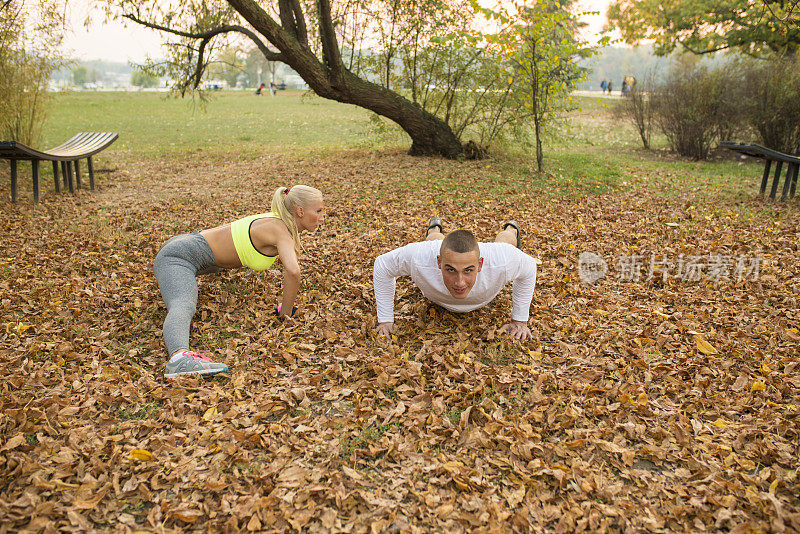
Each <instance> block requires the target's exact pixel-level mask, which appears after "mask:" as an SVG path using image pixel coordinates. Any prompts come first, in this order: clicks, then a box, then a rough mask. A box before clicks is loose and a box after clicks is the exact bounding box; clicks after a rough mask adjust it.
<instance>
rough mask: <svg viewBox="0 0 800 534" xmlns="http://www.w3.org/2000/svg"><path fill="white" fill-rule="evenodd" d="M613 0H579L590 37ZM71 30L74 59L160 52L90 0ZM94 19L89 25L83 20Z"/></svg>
mask: <svg viewBox="0 0 800 534" xmlns="http://www.w3.org/2000/svg"><path fill="white" fill-rule="evenodd" d="M610 1H611V0H577V2H576V7H578V8H579V9H583V10H585V11H599V12H600V14H599V15H596V16H586V17H583V19H582V20H584V21H585V22H587V23H588V24H589V28H588V31H587V35H586V36H584V37H585V38H586V39H587V40H589V41H593V40H594V39H593V37H592V36H595V35H597V34H598V33H599V32H600V30H601V29H602V27H603V24H604V23H605V12H606V9H607V8H608V4H609V3H610ZM69 5H70V8H71V21H72V23H71V26H72V32H71V34H70V35H68V36H67V39H66V42H65V47H66V51H67V52H68V53H71V55H72V57H74V58H75V59H82V60H91V59H103V60H107V61H122V62H126V61H132V62H134V63H141V62H143V61H144V59H145V57H147V56H148V55H150V56H151V57H160V56H161V47H160V44H161V36H160V34H159V33H158V32H156V31H153V30H148V29H146V28H141V27H138V26H136V25H135V24H130V25H128V26H127V27H125V26H123V25H122V24H121V23H119V22H109V23H106V22H104V21H103V15H102V14H101V13H99V12H97V11H92V10H91V8H90V7H89V0H72V1H71V2H70V3H69ZM87 17H88V18H90V19H91V21H92V22H91V23H90V24H89V26H88V28H87V27H85V26H84V21H85V20H86V19H87Z"/></svg>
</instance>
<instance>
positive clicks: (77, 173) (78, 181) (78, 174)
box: [75, 159, 81, 189]
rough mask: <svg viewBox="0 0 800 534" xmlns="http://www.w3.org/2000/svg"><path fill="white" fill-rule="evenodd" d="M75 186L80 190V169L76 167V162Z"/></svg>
mask: <svg viewBox="0 0 800 534" xmlns="http://www.w3.org/2000/svg"><path fill="white" fill-rule="evenodd" d="M75 185H76V186H78V189H80V188H81V167H80V165H78V160H77V159H76V160H75Z"/></svg>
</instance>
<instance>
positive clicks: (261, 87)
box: [256, 83, 266, 96]
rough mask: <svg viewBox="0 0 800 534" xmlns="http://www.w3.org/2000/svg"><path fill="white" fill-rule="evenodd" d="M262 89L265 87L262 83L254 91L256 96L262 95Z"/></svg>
mask: <svg viewBox="0 0 800 534" xmlns="http://www.w3.org/2000/svg"><path fill="white" fill-rule="evenodd" d="M264 87H266V85H264V84H263V83H262V84H261V85H259V86H258V89H256V96H261V95H262V93H263V92H264Z"/></svg>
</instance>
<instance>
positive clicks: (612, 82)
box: [608, 80, 614, 94]
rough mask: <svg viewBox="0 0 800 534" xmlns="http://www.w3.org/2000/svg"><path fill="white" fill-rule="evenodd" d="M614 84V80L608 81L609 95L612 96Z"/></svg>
mask: <svg viewBox="0 0 800 534" xmlns="http://www.w3.org/2000/svg"><path fill="white" fill-rule="evenodd" d="M613 84H614V80H608V94H611V87H612V86H613Z"/></svg>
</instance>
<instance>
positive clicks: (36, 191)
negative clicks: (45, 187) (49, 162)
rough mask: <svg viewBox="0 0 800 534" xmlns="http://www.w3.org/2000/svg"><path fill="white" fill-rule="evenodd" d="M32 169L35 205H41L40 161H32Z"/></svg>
mask: <svg viewBox="0 0 800 534" xmlns="http://www.w3.org/2000/svg"><path fill="white" fill-rule="evenodd" d="M31 169H32V170H33V203H34V204H38V203H39V160H38V159H34V160H31Z"/></svg>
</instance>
